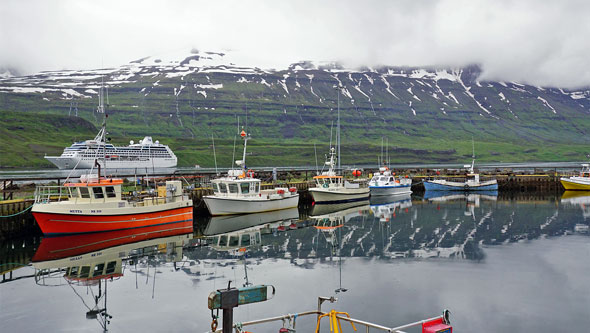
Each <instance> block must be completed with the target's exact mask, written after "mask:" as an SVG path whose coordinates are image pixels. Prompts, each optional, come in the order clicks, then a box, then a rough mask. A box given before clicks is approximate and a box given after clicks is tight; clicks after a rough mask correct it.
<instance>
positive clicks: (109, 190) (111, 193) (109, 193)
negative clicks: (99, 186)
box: [104, 186, 117, 198]
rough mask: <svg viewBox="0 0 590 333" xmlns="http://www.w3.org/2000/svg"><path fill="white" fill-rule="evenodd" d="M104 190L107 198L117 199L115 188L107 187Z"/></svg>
mask: <svg viewBox="0 0 590 333" xmlns="http://www.w3.org/2000/svg"><path fill="white" fill-rule="evenodd" d="M104 189H105V191H106V192H107V198H115V197H117V193H115V188H114V187H113V186H107V187H105V188H104Z"/></svg>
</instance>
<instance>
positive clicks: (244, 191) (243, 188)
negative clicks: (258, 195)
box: [240, 183, 250, 194]
mask: <svg viewBox="0 0 590 333" xmlns="http://www.w3.org/2000/svg"><path fill="white" fill-rule="evenodd" d="M240 190H241V191H242V194H248V193H250V183H240Z"/></svg>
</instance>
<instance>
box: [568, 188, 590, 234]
mask: <svg viewBox="0 0 590 333" xmlns="http://www.w3.org/2000/svg"><path fill="white" fill-rule="evenodd" d="M561 203H562V204H565V205H572V206H579V207H580V209H582V217H583V218H584V221H586V220H588V222H587V223H586V224H584V223H576V225H575V226H574V231H575V232H579V233H582V234H587V233H589V232H590V226H589V224H590V191H565V192H563V194H562V195H561Z"/></svg>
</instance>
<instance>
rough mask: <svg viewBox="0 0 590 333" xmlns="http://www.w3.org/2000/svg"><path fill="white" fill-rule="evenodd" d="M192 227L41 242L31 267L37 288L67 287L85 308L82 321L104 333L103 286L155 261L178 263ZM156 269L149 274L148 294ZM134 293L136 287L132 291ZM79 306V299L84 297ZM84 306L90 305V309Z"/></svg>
mask: <svg viewBox="0 0 590 333" xmlns="http://www.w3.org/2000/svg"><path fill="white" fill-rule="evenodd" d="M192 230H193V226H192V222H180V223H176V224H168V225H163V226H153V227H145V228H138V229H130V230H119V231H110V232H102V233H93V234H84V235H74V236H63V237H51V238H43V239H42V240H41V244H40V245H39V248H38V249H37V252H36V253H35V255H34V256H33V259H32V264H33V267H34V268H35V282H36V283H37V284H38V285H41V286H70V287H71V288H72V290H73V291H74V293H76V294H77V295H78V296H79V297H80V298H81V299H82V302H83V305H84V306H86V308H87V312H86V318H87V319H96V320H98V322H99V323H100V325H101V327H102V328H103V329H104V331H107V325H108V324H109V323H110V319H111V318H112V315H111V314H109V313H108V312H107V285H108V283H107V282H111V283H112V282H113V281H116V280H118V279H119V278H120V277H122V276H123V272H124V267H125V266H127V265H133V266H134V267H135V273H136V274H137V272H138V269H137V263H138V261H143V262H144V264H145V265H147V270H148V271H147V276H149V263H148V262H147V260H146V259H145V258H146V257H148V256H149V257H150V260H153V258H154V257H155V258H156V260H158V262H162V261H164V262H174V263H176V262H178V261H181V260H182V247H183V245H184V244H186V243H188V241H189V240H191V239H192ZM155 274H156V269H154V275H153V280H154V288H155V278H156V275H155ZM136 287H137V285H136ZM88 290H90V291H91V297H90V300H87V301H85V300H84V298H83V297H82V296H81V295H84V294H86V295H88ZM153 296H154V295H153V291H152V298H153ZM89 305H93V306H92V307H90V306H89Z"/></svg>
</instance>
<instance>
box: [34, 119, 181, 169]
mask: <svg viewBox="0 0 590 333" xmlns="http://www.w3.org/2000/svg"><path fill="white" fill-rule="evenodd" d="M103 130H104V129H101V131H100V132H99V133H98V135H97V136H96V137H95V138H94V140H86V141H81V142H76V143H74V144H72V145H71V146H69V147H66V148H65V149H64V152H63V153H62V154H61V156H45V158H46V159H47V160H48V161H50V162H51V163H53V164H55V165H56V166H57V167H58V168H60V169H73V168H76V169H91V168H92V166H93V165H94V160H96V159H101V160H102V159H103V156H104V159H105V160H106V165H107V167H108V168H109V169H135V168H173V167H175V166H176V162H177V158H176V155H174V153H173V152H172V150H171V149H170V148H169V147H168V146H166V145H163V144H161V143H160V142H158V141H156V142H155V143H154V142H153V140H152V137H151V136H146V137H145V138H143V140H141V141H140V142H139V143H133V141H131V142H130V144H129V146H126V147H116V146H114V145H112V144H110V143H106V144H105V143H104V142H102V141H101V138H102V131H103ZM103 154H104V155H103Z"/></svg>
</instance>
